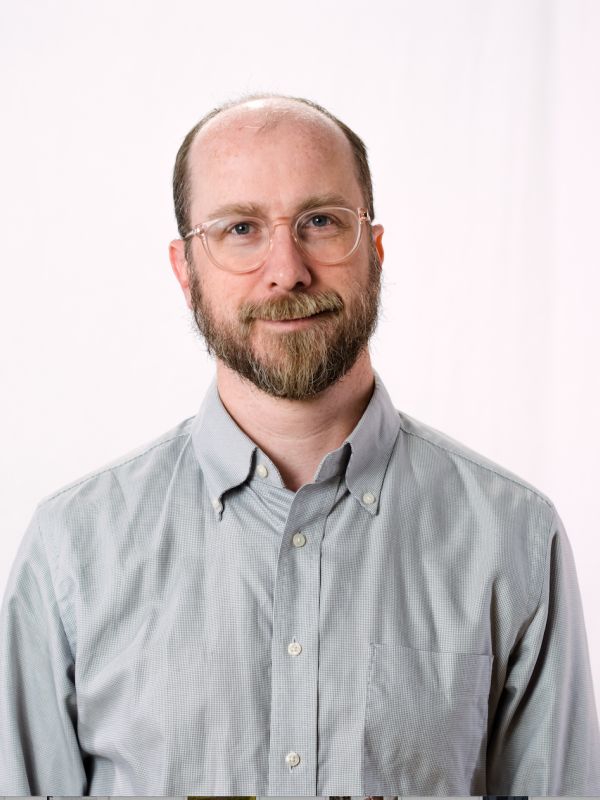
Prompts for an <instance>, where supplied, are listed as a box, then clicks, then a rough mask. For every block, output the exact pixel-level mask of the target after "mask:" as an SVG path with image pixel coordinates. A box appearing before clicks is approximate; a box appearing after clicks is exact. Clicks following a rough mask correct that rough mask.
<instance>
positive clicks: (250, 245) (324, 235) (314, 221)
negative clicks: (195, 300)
mask: <svg viewBox="0 0 600 800" xmlns="http://www.w3.org/2000/svg"><path fill="white" fill-rule="evenodd" d="M370 221H371V218H370V217H369V212H368V211H367V209H366V208H358V209H357V210H356V211H353V210H352V209H350V208H341V207H339V206H323V207H320V208H312V209H310V211H303V212H302V213H301V214H298V215H296V216H295V217H278V218H277V219H262V218H261V217H246V216H243V215H241V214H240V215H234V216H230V217H221V218H220V219H212V220H209V221H208V222H202V223H200V224H199V225H197V226H196V227H195V228H194V230H192V231H190V232H189V233H187V234H186V235H185V236H184V239H189V238H190V236H198V237H199V238H200V239H201V240H202V243H203V245H204V247H205V249H206V253H207V255H208V257H209V258H210V260H211V261H212V262H213V264H214V265H215V266H216V267H219V269H223V270H225V271H226V272H251V271H252V270H254V269H258V268H259V267H261V266H262V265H263V264H264V263H265V261H266V260H267V256H268V255H269V252H270V250H271V248H272V247H273V234H274V233H275V228H276V227H277V226H278V225H285V224H286V223H287V224H289V226H290V230H291V233H292V237H293V239H294V242H295V244H296V247H297V248H298V250H300V252H301V253H303V254H304V255H305V256H307V257H308V258H309V259H310V260H311V261H315V262H317V263H319V264H339V263H340V262H341V261H344V260H345V259H347V258H348V257H349V256H351V255H352V253H354V251H355V250H356V248H357V247H358V243H359V242H360V237H361V233H362V228H363V225H362V223H363V222H369V223H370Z"/></svg>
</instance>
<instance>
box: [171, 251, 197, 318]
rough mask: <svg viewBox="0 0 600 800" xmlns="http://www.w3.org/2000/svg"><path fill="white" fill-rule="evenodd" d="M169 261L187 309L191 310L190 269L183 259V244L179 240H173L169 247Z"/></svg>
mask: <svg viewBox="0 0 600 800" xmlns="http://www.w3.org/2000/svg"><path fill="white" fill-rule="evenodd" d="M169 260H170V262H171V267H172V269H173V272H174V273H175V277H176V278H177V281H178V282H179V285H180V286H181V291H182V292H183V294H184V296H185V300H186V303H187V307H188V308H189V309H190V310H191V309H192V298H191V296H190V267H189V264H188V262H187V261H186V258H185V242H183V241H182V240H181V239H173V241H172V242H171V244H170V245H169Z"/></svg>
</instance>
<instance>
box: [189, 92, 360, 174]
mask: <svg viewBox="0 0 600 800" xmlns="http://www.w3.org/2000/svg"><path fill="white" fill-rule="evenodd" d="M244 118H246V119H248V118H249V119H250V120H253V121H256V122H258V123H259V124H258V125H256V126H254V125H244V126H241V127H248V128H254V127H255V128H256V133H257V134H260V133H262V132H268V131H272V130H274V129H275V128H277V127H278V126H279V125H280V124H281V123H285V122H288V121H297V122H298V123H299V124H300V125H305V126H307V127H312V128H318V129H320V130H322V131H323V132H327V133H330V134H331V135H333V136H334V137H335V138H336V139H337V140H338V141H339V142H343V146H344V147H347V148H348V154H349V155H350V157H351V158H352V148H351V146H350V142H349V141H348V138H347V137H346V136H345V134H344V131H343V130H342V129H341V128H340V126H339V125H337V124H336V123H335V122H334V121H333V120H332V119H330V118H329V117H327V116H326V115H325V114H323V113H322V112H321V111H319V110H318V109H316V108H313V107H312V106H309V105H307V104H306V103H304V102H303V101H302V100H296V99H295V98H289V97H279V96H269V97H265V98H259V99H250V100H242V101H240V102H239V103H236V104H235V105H231V106H228V107H226V108H224V109H223V110H222V111H219V113H217V114H215V115H214V116H213V117H211V119H209V120H207V121H206V123H205V124H204V125H202V127H201V128H199V129H198V130H197V131H196V133H195V135H194V138H193V139H192V141H191V143H190V146H189V151H188V157H187V164H186V166H187V169H188V171H189V168H190V155H191V153H192V151H193V150H194V149H195V148H196V145H197V144H198V141H199V140H200V139H203V138H206V139H207V140H208V142H210V141H214V140H216V139H218V138H219V136H220V135H223V134H226V133H227V132H228V131H230V130H231V129H232V128H233V129H234V128H235V127H236V125H237V124H239V123H241V122H242V121H243V120H244ZM189 178H190V176H189V172H188V179H189Z"/></svg>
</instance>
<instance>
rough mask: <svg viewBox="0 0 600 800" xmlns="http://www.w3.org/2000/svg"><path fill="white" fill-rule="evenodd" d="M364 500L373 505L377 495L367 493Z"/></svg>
mask: <svg viewBox="0 0 600 800" xmlns="http://www.w3.org/2000/svg"><path fill="white" fill-rule="evenodd" d="M363 500H364V501H365V503H367V504H368V505H372V504H373V503H374V502H375V495H372V494H371V492H366V493H365V494H363Z"/></svg>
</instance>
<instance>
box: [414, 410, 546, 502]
mask: <svg viewBox="0 0 600 800" xmlns="http://www.w3.org/2000/svg"><path fill="white" fill-rule="evenodd" d="M400 428H401V430H403V431H404V433H405V434H406V435H407V436H414V437H415V438H416V439H422V440H423V441H424V442H427V443H428V444H430V445H432V447H437V448H438V449H439V450H443V451H444V452H445V453H451V454H452V455H453V456H457V458H462V459H463V460H464V461H468V462H470V463H471V464H475V465H476V466H477V467H481V468H482V469H485V470H487V471H488V472H491V473H492V474H494V475H497V476H498V477H499V478H504V480H507V481H510V482H511V483H514V484H515V486H520V487H521V489H525V491H527V492H531V494H533V495H535V496H536V497H537V498H539V499H540V500H541V501H542V502H544V503H545V504H546V505H547V506H548V508H549V509H550V512H551V513H552V515H553V516H554V509H553V506H552V503H551V502H550V501H549V500H548V499H547V498H545V497H542V495H541V494H540V493H539V492H536V490H535V489H532V488H531V487H530V486H525V485H524V484H523V483H520V482H519V481H517V480H515V479H514V478H511V477H510V476H509V475H503V474H502V473H501V472H498V470H495V469H493V468H492V467H490V466H488V465H487V464H481V463H480V462H479V461H475V459H474V458H469V456H467V455H463V454H462V453H457V452H456V451H455V450H450V448H449V447H443V446H442V445H441V444H437V443H436V442H432V441H431V440H430V439H427V438H426V437H425V436H422V435H420V434H418V433H411V432H410V431H407V430H406V428H404V426H403V425H402V420H400Z"/></svg>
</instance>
